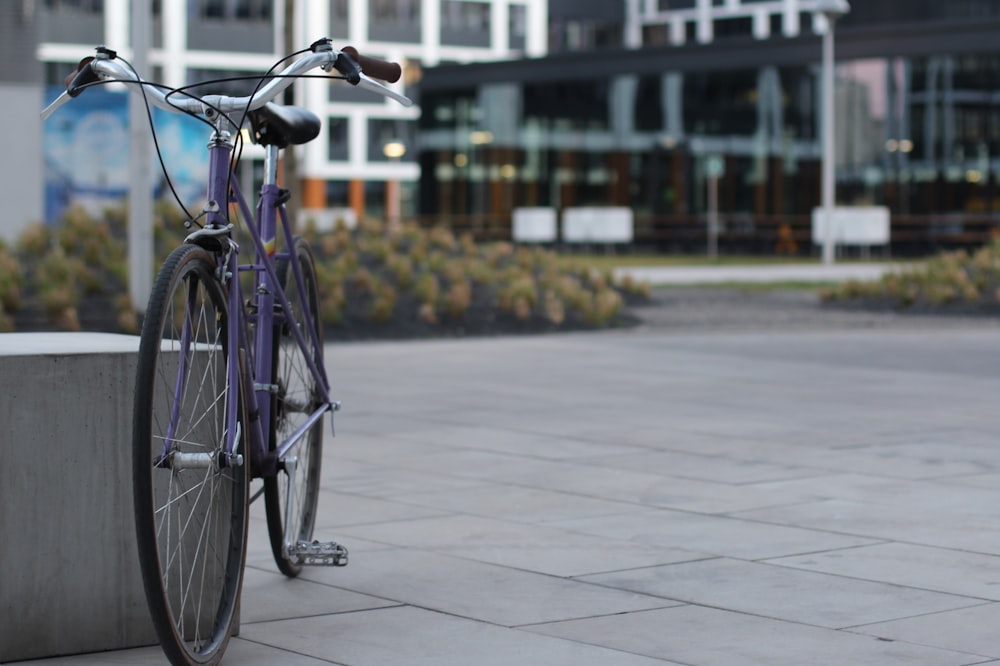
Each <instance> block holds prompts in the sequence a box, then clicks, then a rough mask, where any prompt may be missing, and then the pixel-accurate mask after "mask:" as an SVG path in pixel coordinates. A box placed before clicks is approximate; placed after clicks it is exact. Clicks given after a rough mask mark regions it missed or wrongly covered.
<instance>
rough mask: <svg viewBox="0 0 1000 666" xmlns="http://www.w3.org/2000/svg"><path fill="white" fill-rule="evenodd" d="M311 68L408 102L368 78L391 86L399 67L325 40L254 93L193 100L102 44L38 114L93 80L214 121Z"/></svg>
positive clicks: (264, 99)
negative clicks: (135, 68) (145, 77)
mask: <svg viewBox="0 0 1000 666" xmlns="http://www.w3.org/2000/svg"><path fill="white" fill-rule="evenodd" d="M317 67H318V68H321V69H322V70H323V71H325V72H330V71H333V70H334V69H336V70H337V71H338V72H340V73H341V74H343V76H344V78H345V79H346V80H347V81H348V82H349V83H352V84H354V85H357V86H360V87H362V88H365V89H366V90H371V91H373V92H376V93H379V94H381V95H383V96H385V97H388V98H390V99H393V100H395V101H397V102H399V103H400V104H402V105H403V106H411V105H412V104H413V102H412V101H411V100H410V99H409V98H408V97H406V96H405V95H400V94H399V93H397V92H396V91H395V90H392V89H391V88H388V87H386V86H385V85H384V84H382V83H379V82H378V81H376V80H375V79H373V78H371V77H372V76H376V77H378V78H384V80H386V81H389V82H390V83H393V82H395V81H397V80H399V75H400V71H401V70H400V67H399V65H397V64H396V63H390V62H386V61H384V60H379V59H377V58H369V57H367V56H362V55H360V54H358V52H357V50H356V49H354V48H353V47H350V46H348V47H344V50H342V51H337V50H336V49H333V48H331V47H330V42H329V40H327V39H322V40H319V41H317V42H314V43H313V45H312V52H311V53H308V54H306V55H305V56H303V57H302V58H299V59H298V60H296V61H295V62H293V63H292V64H291V65H289V66H288V67H286V68H285V69H283V70H282V71H281V72H280V73H278V74H275V75H274V76H273V78H271V80H270V81H268V82H267V83H266V84H265V85H264V86H262V87H261V88H260V89H259V90H258V91H257V92H256V93H254V94H253V95H252V96H246V97H230V96H229V95H206V96H204V97H199V96H197V95H193V94H191V93H189V92H186V91H181V92H180V93H175V94H173V95H170V96H169V99H168V93H169V91H168V92H166V93H165V92H163V90H162V89H161V88H160V87H159V86H156V85H149V82H147V81H143V80H142V79H140V78H139V77H138V76H137V75H136V73H135V72H134V71H132V70H131V68H129V67H126V66H125V65H123V64H121V62H119V61H118V60H116V54H115V52H114V51H111V50H110V49H107V48H105V47H103V46H102V47H98V49H97V55H96V56H94V57H92V58H90V59H88V58H84V59H83V60H81V61H80V64H79V65H77V70H76V71H75V72H73V73H72V74H70V75H69V77H67V88H66V92H64V93H62V94H61V95H59V97H57V98H56V100H55V101H54V102H52V103H51V104H49V105H48V106H47V107H45V109H43V110H42V120H45V119H47V118H48V117H49V116H51V115H52V114H53V113H54V112H55V110H56V109H58V108H59V107H61V106H62V105H63V104H65V103H66V102H68V101H69V100H70V99H72V98H74V97H76V96H77V95H79V94H80V93H81V92H83V91H84V90H85V89H86V87H87V86H88V85H90V84H93V83H96V82H97V81H117V82H119V83H124V84H127V85H128V86H129V88H130V89H131V90H133V91H138V90H139V89H140V88H142V87H145V91H144V93H143V94H144V95H145V96H146V98H147V99H148V100H149V101H150V102H151V103H152V104H154V105H156V106H158V107H160V108H161V109H165V110H167V111H173V112H183V113H198V114H204V115H205V116H207V117H214V116H215V115H216V114H217V112H222V113H229V112H232V111H244V110H245V111H253V110H254V109H259V108H260V107H262V106H264V105H265V104H267V103H268V102H270V101H271V100H272V99H274V98H275V97H277V96H278V94H279V93H281V92H282V91H284V90H285V88H287V87H288V86H290V85H292V83H293V82H294V81H295V78H296V77H298V76H301V75H303V74H305V73H306V72H308V71H309V70H312V69H316V68H317ZM393 77H394V78H393ZM269 78H270V77H269Z"/></svg>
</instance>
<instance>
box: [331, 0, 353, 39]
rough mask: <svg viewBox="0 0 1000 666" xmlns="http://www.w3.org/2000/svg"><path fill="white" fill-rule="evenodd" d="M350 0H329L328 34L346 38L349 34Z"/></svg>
mask: <svg viewBox="0 0 1000 666" xmlns="http://www.w3.org/2000/svg"><path fill="white" fill-rule="evenodd" d="M349 7H350V0H330V36H331V37H339V38H347V37H348V36H349V35H350V13H349Z"/></svg>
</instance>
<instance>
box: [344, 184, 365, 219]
mask: <svg viewBox="0 0 1000 666" xmlns="http://www.w3.org/2000/svg"><path fill="white" fill-rule="evenodd" d="M347 205H348V206H350V207H351V209H352V210H353V211H354V214H355V215H356V216H357V217H358V220H359V221H360V220H361V219H362V218H364V216H365V181H363V180H352V181H351V182H350V184H349V185H348V188H347Z"/></svg>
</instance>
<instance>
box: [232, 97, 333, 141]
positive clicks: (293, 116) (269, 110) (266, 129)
mask: <svg viewBox="0 0 1000 666" xmlns="http://www.w3.org/2000/svg"><path fill="white" fill-rule="evenodd" d="M247 116H248V117H249V118H250V124H251V125H252V126H253V132H254V138H255V139H256V141H257V143H259V144H260V145H262V146H277V147H278V148H287V147H288V146H290V145H300V144H303V143H307V142H309V141H312V140H313V139H315V138H316V136H317V135H318V134H319V130H320V126H321V121H320V119H319V118H318V117H317V116H316V114H315V113H313V112H312V111H309V110H308V109H303V108H302V107H298V106H279V105H277V104H274V103H271V102H268V103H267V104H265V105H264V106H262V107H260V108H259V109H257V110H256V111H251V112H250V113H248V114H247Z"/></svg>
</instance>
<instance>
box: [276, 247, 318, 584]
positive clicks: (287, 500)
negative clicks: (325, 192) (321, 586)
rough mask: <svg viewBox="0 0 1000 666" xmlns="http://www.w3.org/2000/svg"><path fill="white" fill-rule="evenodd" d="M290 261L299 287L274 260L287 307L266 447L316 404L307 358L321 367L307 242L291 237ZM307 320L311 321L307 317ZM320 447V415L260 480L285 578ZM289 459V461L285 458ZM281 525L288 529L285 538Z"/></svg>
mask: <svg viewBox="0 0 1000 666" xmlns="http://www.w3.org/2000/svg"><path fill="white" fill-rule="evenodd" d="M291 260H292V261H295V262H296V264H297V265H298V268H299V272H300V273H301V275H302V289H301V291H300V290H299V287H298V285H297V284H296V282H295V280H294V279H293V275H294V272H293V270H292V264H291V262H290V261H289V260H280V261H279V262H278V263H277V266H276V268H277V275H278V279H279V280H280V282H281V286H282V288H283V289H284V290H285V295H286V296H287V297H288V301H289V305H290V306H291V310H290V311H288V312H278V313H276V321H275V326H274V346H273V354H272V369H273V374H272V377H273V378H274V383H275V384H276V385H277V390H276V393H275V395H274V397H273V398H272V400H271V432H270V438H269V443H268V448H269V450H272V451H273V450H275V449H277V448H278V447H280V446H281V445H282V443H284V441H285V440H286V439H287V438H288V437H289V436H290V435H291V434H292V433H294V432H295V431H296V430H297V429H298V428H299V427H300V426H302V425H303V424H304V423H305V422H306V419H307V418H308V417H309V415H310V414H312V413H313V412H315V411H316V410H317V409H318V408H319V407H320V406H321V404H322V403H321V395H322V391H321V390H320V388H319V382H318V381H317V378H316V377H315V375H313V373H312V372H311V370H310V368H309V361H308V359H309V358H310V357H312V358H313V359H315V361H316V364H317V365H318V367H320V368H322V366H323V336H322V330H321V326H320V320H319V292H318V290H317V286H316V267H315V263H314V260H313V255H312V251H311V250H310V249H309V244H308V243H307V242H306V241H305V240H304V239H302V238H296V239H295V246H294V250H293V252H292V254H291ZM310 320H311V321H310ZM295 329H297V330H299V331H300V332H301V333H302V336H303V338H304V339H305V341H306V349H305V350H303V349H302V348H301V347H300V346H299V345H298V343H297V341H296V338H295V335H294V333H293V330H295ZM322 452H323V419H319V420H318V421H316V422H315V423H313V425H312V426H310V428H309V429H308V431H306V432H305V433H304V434H303V436H302V437H301V438H300V439H299V442H298V444H296V445H295V446H294V447H293V448H292V449H291V451H290V452H289V455H288V456H286V461H285V462H284V464H281V465H279V470H278V472H277V475H276V476H272V477H269V478H265V479H264V504H265V508H266V511H267V532H268V535H269V537H270V540H271V552H272V553H273V555H274V561H275V563H276V564H277V565H278V569H279V570H280V571H281V573H283V574H285V575H286V576H289V577H294V576H297V575H298V574H299V572H300V571H301V569H302V567H301V566H300V565H298V564H297V563H296V562H294V561H293V560H292V559H291V558H289V555H288V546H295V545H296V543H298V542H302V541H306V542H308V541H310V540H312V534H313V526H314V524H315V522H316V504H317V502H318V500H319V482H320V468H321V466H322ZM290 458H291V459H293V460H294V463H293V464H289V463H288V460H289V459H290ZM286 526H291V527H290V529H289V530H288V533H289V534H288V538H287V540H286V534H285V532H286Z"/></svg>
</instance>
